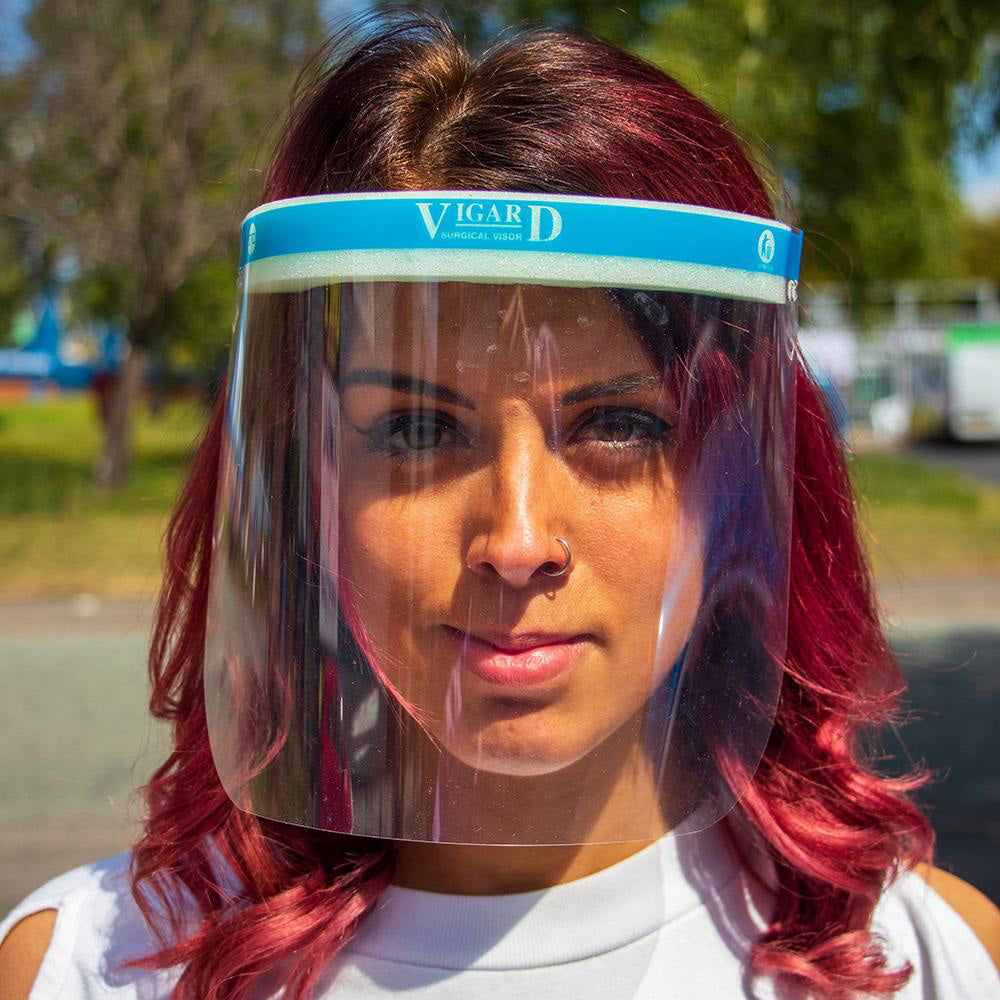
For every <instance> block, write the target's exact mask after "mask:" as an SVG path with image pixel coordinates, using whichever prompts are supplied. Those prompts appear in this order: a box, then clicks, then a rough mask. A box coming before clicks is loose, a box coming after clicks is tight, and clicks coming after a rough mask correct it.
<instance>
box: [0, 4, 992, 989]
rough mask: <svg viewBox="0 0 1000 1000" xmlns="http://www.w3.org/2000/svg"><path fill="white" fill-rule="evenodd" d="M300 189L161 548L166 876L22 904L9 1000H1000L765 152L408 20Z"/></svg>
mask: <svg viewBox="0 0 1000 1000" xmlns="http://www.w3.org/2000/svg"><path fill="white" fill-rule="evenodd" d="M336 192H354V193H355V194H350V195H345V196H343V197H341V198H336V197H335V198H326V199H324V198H311V197H305V198H303V196H313V195H323V194H329V193H336ZM379 192H389V194H384V195H382V194H378V193H379ZM373 193H374V194H373ZM579 196H583V197H579ZM289 198H295V199H299V198H303V200H302V201H291V202H289V201H285V202H281V203H280V204H277V205H274V204H271V203H273V202H276V201H278V200H279V199H289ZM622 199H624V200H622ZM264 201H265V202H266V203H267V204H265V205H264V206H263V207H262V208H261V209H259V210H258V211H256V212H255V213H252V215H251V217H250V218H249V219H248V220H247V222H246V223H245V224H244V228H243V234H242V236H243V261H244V266H243V268H242V284H241V301H242V305H241V311H240V321H239V326H238V331H237V339H236V346H235V349H234V357H233V362H232V369H231V377H230V389H229V394H228V400H227V401H226V405H225V407H221V406H220V408H218V409H217V410H216V412H215V413H214V415H213V417H212V420H211V422H210V425H209V427H208V429H207V431H206V434H205V437H204V440H203V442H202V445H201V447H200V449H199V451H198V454H197V456H196V459H195V461H194V464H193V467H192V470H191V474H190V477H189V480H188V483H187V486H186V488H185V490H184V493H183V494H182V497H181V499H180V503H179V505H178V508H177V511H176V513H175V516H174V519H173V521H172V524H171V528H170V532H169V537H168V559H167V575H166V580H165V585H164V590H163V594H162V596H161V602H160V608H159V614H158V619H157V623H156V628H155V632H154V639H153V646H152V654H151V670H152V677H153V685H154V690H153V698H152V710H153V711H154V713H156V714H157V715H159V716H160V717H165V718H169V719H171V720H172V722H173V725H174V742H175V748H174V752H173V753H172V755H171V756H170V758H169V759H168V761H167V762H166V763H165V764H164V766H163V767H162V768H161V769H160V770H159V771H158V772H157V774H156V775H155V776H154V778H153V780H152V781H151V783H150V785H149V786H148V788H147V803H148V817H147V822H146V828H145V833H144V835H143V837H142V838H141V840H140V841H139V843H138V844H137V845H136V847H135V849H134V850H133V852H132V853H131V856H130V857H127V858H118V859H110V860H109V861H108V862H103V863H101V864H99V865H95V866H89V867H88V868H86V869H81V870H79V871H77V872H74V873H70V874H69V875H68V876H64V877H63V878H62V879H61V880H56V881H55V882H54V883H50V885H49V886H48V887H44V888H43V889H42V890H39V891H38V892H37V893H35V894H33V896H31V897H29V899H28V900H27V901H26V902H25V903H24V904H22V905H21V906H20V907H19V908H17V909H16V910H15V911H14V913H13V914H12V915H11V917H10V918H8V922H7V924H6V925H5V929H7V928H9V927H11V926H13V925H14V924H15V923H16V926H15V927H14V930H13V932H12V933H11V934H10V935H9V937H8V938H7V940H6V942H5V944H4V946H3V949H2V951H0V962H2V963H4V964H3V965H2V968H5V969H7V970H8V971H9V976H10V978H9V981H10V982H13V983H15V984H16V985H15V986H14V987H8V991H10V990H11V989H13V990H15V992H10V993H9V995H11V996H17V995H26V994H27V993H28V990H29V988H30V984H31V983H32V982H33V981H34V982H35V987H34V992H33V993H32V996H46V995H60V996H66V995H70V996H72V995H79V996H88V997H89V996H94V997H97V996H110V995H112V992H113V991H120V992H114V995H115V996H161V995H162V996H166V995H174V996H183V997H222V996H227V997H242V996H251V995H254V996H266V995H271V994H272V993H276V992H277V991H279V990H281V989H284V990H285V993H284V994H283V995H287V996H301V995H307V994H309V992H310V991H311V990H313V991H315V992H316V994H319V995H323V996H329V997H341V996H343V997H352V996H358V997H360V996H365V997H378V996H385V995H391V994H395V993H397V992H404V991H405V992H408V993H410V994H412V995H414V996H416V997H428V998H430V997H459V996H461V997H466V996H479V995H481V996H491V997H514V996H518V997H520V996H546V995H558V996H564V995H565V996H588V997H590V996H592V997H633V996H636V997H639V996H641V997H652V996H660V995H674V996H692V997H694V996H698V997H705V996H719V997H723V996H726V997H728V996H735V995H761V996H767V995H774V993H773V991H774V989H776V988H777V989H785V990H790V991H792V992H793V993H794V991H795V990H798V991H799V992H800V993H802V992H804V993H810V992H811V993H812V994H813V995H816V996H823V997H853V996H862V995H881V996H888V995H898V996H914V997H915V996H926V995H937V996H942V997H950V996H955V997H957V996H973V995H974V996H992V995H997V996H1000V980H998V979H997V977H996V974H995V971H994V970H992V968H991V967H990V964H989V960H988V958H987V955H986V952H985V951H984V949H983V947H982V944H981V943H980V942H979V941H978V940H977V938H976V935H975V934H974V933H973V931H972V930H971V929H970V927H969V926H968V925H967V924H966V923H965V922H964V921H963V919H962V918H961V917H960V916H959V915H958V914H957V913H956V911H955V909H953V908H952V907H951V906H949V905H947V904H946V903H945V902H943V901H942V899H941V897H940V896H939V895H937V894H936V893H935V892H933V891H931V890H930V889H928V888H927V886H926V884H925V883H924V882H923V881H921V880H920V879H919V878H918V877H917V876H915V875H907V874H903V873H905V872H907V871H908V870H910V869H912V868H913V867H914V866H915V865H917V864H918V863H919V862H921V861H923V860H924V859H926V858H927V857H928V855H929V853H930V847H931V840H932V835H931V832H930V829H929V827H928V825H927V823H926V820H925V819H924V818H923V817H922V816H921V815H920V814H919V812H918V811H917V810H916V809H915V808H914V807H913V806H912V805H911V804H910V803H909V802H908V801H907V799H906V794H907V793H908V792H910V791H912V790H913V789H914V788H916V787H917V786H918V785H919V784H920V781H921V777H920V776H919V775H912V776H909V777H906V778H897V779H888V778H885V777H882V776H879V775H878V774H876V773H874V772H873V771H872V770H871V769H870V767H869V766H868V764H867V763H866V761H865V760H864V759H863V758H862V756H861V754H860V752H859V749H858V736H859V733H860V732H861V731H862V729H863V728H866V727H878V726H881V725H885V724H886V723H887V722H888V720H889V719H890V718H891V716H892V712H893V711H894V708H895V704H896V698H897V696H898V693H899V690H900V687H901V685H900V680H899V677H898V673H897V672H896V668H895V666H894V664H893V662H892V659H891V656H890V653H889V651H888V649H887V647H886V644H885V641H884V638H883V636H882V634H881V632H880V628H879V624H878V618H877V614H876V611H875V608H874V605H873V599H872V592H871V585H870V579H869V575H868V571H867V568H866V566H865V564H864V561H863V557H862V555H861V552H860V549H859V546H858V542H857V537H856V530H855V524H854V515H853V509H852V504H851V499H850V492H849V488H848V485H847V477H846V473H845V470H844V465H843V460H842V457H841V454H840V450H839V446H838V443H837V441H836V439H835V436H834V434H833V433H831V430H830V428H829V425H828V420H827V415H826V413H825V410H824V409H823V406H822V404H821V402H820V399H819V395H818V393H817V391H816V389H815V386H814V384H813V383H812V381H811V380H810V379H809V377H808V375H807V374H806V373H805V372H804V371H803V369H802V368H801V367H800V366H799V365H798V363H797V361H796V358H795V354H794V343H793V341H792V340H791V336H792V332H793V331H792V328H791V323H792V318H793V307H794V303H793V300H794V290H795V276H796V270H795V269H796V267H797V240H798V235H797V234H796V233H795V231H794V230H791V229H789V228H788V227H787V226H782V224H780V223H776V222H773V221H771V220H770V218H769V217H770V216H771V214H772V208H771V205H770V201H769V198H768V195H767V192H766V190H765V188H764V186H763V184H762V183H761V181H760V180H759V178H758V176H757V174H756V172H755V171H754V169H753V167H752V166H751V164H750V162H749V160H748V159H747V157H746V155H745V154H744V153H743V152H742V151H741V149H740V147H739V144H738V143H737V141H736V140H735V139H734V137H733V135H732V134H731V133H730V131H729V130H728V129H727V128H726V127H725V126H724V125H723V124H722V123H721V122H720V121H719V120H718V119H717V118H716V116H715V115H714V114H713V113H712V112H711V111H709V109H707V108H706V107H705V106H704V105H703V104H701V103H700V102H699V101H698V100H697V99H696V98H694V97H693V96H692V95H690V94H688V93H687V92H686V91H684V90H683V89H682V88H681V87H679V86H678V85H677V84H676V83H675V82H674V81H672V80H671V79H669V78H668V77H666V76H664V75H663V74H662V73H660V72H659V71H658V70H656V69H654V68H652V67H650V66H648V65H646V64H644V63H641V62H639V61H637V60H635V59H634V58H632V57H630V56H627V55H625V54H623V53H621V52H619V51H617V50H615V49H613V48H610V47H608V46H605V45H603V44H601V43H598V42H594V41H592V40H586V39H580V38H575V37H572V36H567V35H563V34H559V33H548V32H541V33H534V34H527V35H523V36H520V37H515V38H512V39H511V40H509V41H508V42H505V43H504V44H502V45H500V46H498V47H497V48H495V49H493V50H491V51H490V52H489V53H487V54H486V55H485V56H484V57H483V58H482V59H481V60H479V61H472V60H471V59H470V58H469V57H468V55H467V54H466V53H465V52H464V51H463V50H462V48H461V47H460V46H459V45H458V43H457V42H456V41H455V40H454V38H453V37H452V36H451V35H450V34H449V33H448V31H447V30H446V29H445V28H443V27H442V26H440V25H438V24H437V23H434V22H426V21H406V22H403V23H402V24H400V25H397V26H395V27H391V28H389V29H387V30H386V31H384V32H383V33H381V34H379V35H377V36H375V37H373V38H369V39H367V40H366V41H364V42H363V43H362V44H361V45H360V46H359V47H358V48H357V49H355V50H354V51H353V52H351V53H350V54H349V55H348V56H347V57H346V58H344V59H343V60H342V61H340V62H339V63H337V64H336V65H334V66H333V68H332V69H331V70H330V71H329V72H328V73H326V74H325V75H324V76H322V77H321V78H320V79H318V80H317V81H315V82H314V83H313V84H312V85H311V86H310V87H309V88H308V90H307V92H306V94H305V96H304V97H303V99H302V101H301V102H300V103H299V105H298V107H297V109H296V111H295V112H294V114H293V116H292V119H291V121H290V123H289V125H288V127H287V130H286V132H285V134H284V138H283V140H282V142H281V145H280V147H279V149H278V152H277V154H276V157H275V159H274V162H273V164H272V166H271V170H270V172H269V175H268V179H267V183H266V185H265V191H264ZM651 203H660V204H651ZM663 203H679V204H680V205H682V206H701V207H699V208H695V207H691V208H677V209H673V208H668V207H666V206H665V205H664V204H663ZM407 213H408V214H407ZM407 227H409V228H407ZM748 236H752V239H750V240H749V242H748V241H747V238H748ZM574 240H578V241H579V242H578V243H574V242H573V241H574ZM560 241H561V242H560ZM508 244H511V246H508ZM744 251H746V252H745V253H744ZM741 255H742V256H741ZM206 644H207V645H206ZM734 804H735V808H734ZM935 879H936V880H937V879H940V876H936V877H935ZM942 885H944V883H942ZM130 889H131V892H130ZM973 892H974V891H973V890H967V889H966V890H963V889H962V887H959V894H958V895H957V896H954V895H953V899H954V900H955V902H954V905H956V906H957V907H958V908H959V909H961V910H962V911H963V914H964V915H965V916H966V919H968V920H969V921H970V922H975V923H977V924H978V923H980V922H981V921H980V917H981V915H982V914H987V916H988V911H987V910H986V909H985V907H984V905H983V904H979V903H978V902H977V899H978V897H975V896H973V895H971V894H972V893H973ZM970 899H972V900H973V903H972V904H970V903H969V900H970ZM977 906H979V907H981V908H980V909H979V910H976V907H977ZM56 911H58V914H59V916H58V918H57V917H56V916H55V913H56ZM143 918H145V922H144V919H143ZM46 948H48V950H47V951H46ZM43 956H44V957H43ZM959 959H961V963H960V962H959ZM498 971H505V972H506V973H507V974H506V975H504V976H498V975H497V974H496V973H497V972H498ZM17 984H19V985H17ZM18 989H19V990H20V992H19V993H18V992H16V990H18ZM171 991H173V993H172V994H171Z"/></svg>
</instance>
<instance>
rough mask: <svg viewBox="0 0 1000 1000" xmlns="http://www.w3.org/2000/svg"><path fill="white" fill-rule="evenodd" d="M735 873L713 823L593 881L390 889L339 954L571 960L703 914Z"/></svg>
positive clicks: (501, 963)
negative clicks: (505, 891) (534, 886)
mask: <svg viewBox="0 0 1000 1000" xmlns="http://www.w3.org/2000/svg"><path fill="white" fill-rule="evenodd" d="M738 871H739V863H738V862H737V860H736V857H735V854H734V852H733V850H732V848H731V846H730V844H729V842H728V838H727V836H726V833H725V831H724V830H723V824H722V823H717V824H716V825H715V826H713V827H711V828H710V829H708V830H704V831H702V832H700V833H697V834H684V835H682V836H679V837H673V836H669V835H668V836H666V837H663V838H662V839H660V840H658V841H657V842H656V843H655V844H651V845H650V846H649V847H646V848H644V849H643V850H641V851H639V852H637V853H636V854H633V855H632V856H631V857H629V858H626V859H625V860H624V861H620V862H618V863H617V864H614V865H612V866H611V867H609V868H605V869H604V870H602V871H600V872H597V873H596V874H594V875H588V876H586V877H585V878H581V879H576V880H574V881H572V882H567V883H565V884H563V885H557V886H553V887H552V888H550V889H542V890H538V891H535V892H519V893H512V894H509V895H503V896H458V895H450V894H447V893H436V892H424V891H422V890H418V889H405V888H402V887H400V886H390V887H389V888H388V889H386V890H385V892H384V893H383V894H382V897H381V898H380V900H379V902H378V904H377V905H376V907H375V910H374V911H373V912H372V913H370V914H369V915H368V916H367V917H366V918H365V920H364V921H363V922H362V925H361V927H360V929H359V931H358V934H357V935H356V936H355V937H354V939H353V940H352V941H351V942H350V943H349V944H348V945H347V947H346V948H345V951H346V952H348V953H352V954H355V955H358V956H364V957H368V958H376V959H381V960H384V961H389V962H395V963H404V964H407V965H415V966H424V967H429V968H438V969H454V970H464V969H478V970H496V971H500V970H510V969H527V968H535V967H539V966H546V965H558V964H561V963H563V962H573V961H579V960H580V959H584V958H589V957H592V956H594V955H599V954H602V953H604V952H608V951H613V950H615V949H617V948H622V947H625V946H626V945H628V944H630V943H632V942H634V941H638V940H639V939H640V938H643V937H645V936H647V935H649V934H652V933H654V932H656V931H659V930H660V929H661V928H662V927H664V926H665V925H666V924H668V923H670V922H672V921H674V920H678V919H680V918H682V917H684V916H685V915H686V914H688V913H690V912H691V911H692V910H695V909H697V908H698V907H701V906H704V905H705V903H706V900H707V899H708V898H709V896H711V895H714V894H717V893H718V892H719V890H720V889H721V888H722V887H723V886H724V885H725V884H726V883H727V882H728V881H730V879H731V878H732V877H733V876H734V875H735V874H737V872H738Z"/></svg>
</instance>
